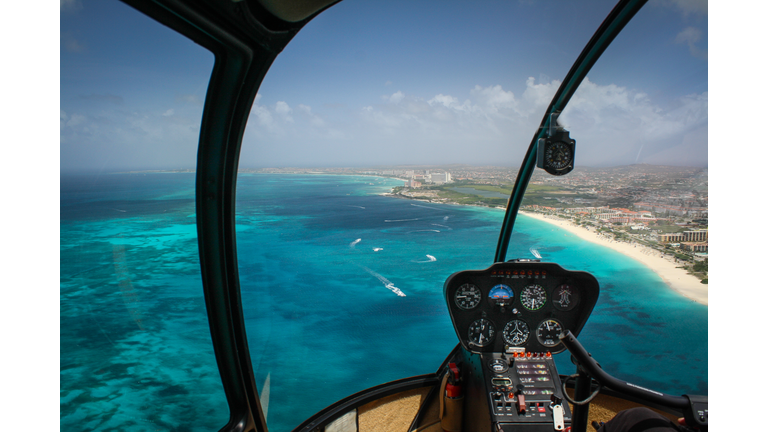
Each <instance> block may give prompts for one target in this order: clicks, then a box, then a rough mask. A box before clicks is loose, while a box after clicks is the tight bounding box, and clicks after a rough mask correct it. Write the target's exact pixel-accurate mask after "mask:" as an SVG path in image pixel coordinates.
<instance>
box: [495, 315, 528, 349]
mask: <svg viewBox="0 0 768 432" xmlns="http://www.w3.org/2000/svg"><path fill="white" fill-rule="evenodd" d="M530 335H531V331H530V330H528V324H526V323H525V321H520V320H512V321H510V322H508V323H507V325H506V326H504V331H503V332H501V336H502V337H503V338H504V341H505V342H506V343H508V344H510V345H512V346H520V345H522V344H524V343H525V342H527V341H528V336H530Z"/></svg>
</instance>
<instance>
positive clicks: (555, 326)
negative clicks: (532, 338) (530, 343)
mask: <svg viewBox="0 0 768 432" xmlns="http://www.w3.org/2000/svg"><path fill="white" fill-rule="evenodd" d="M562 332H563V326H562V324H560V322H559V321H557V320H553V319H547V320H544V321H542V322H541V324H539V327H538V328H537V329H536V339H538V340H539V343H540V344H542V345H544V346H545V347H547V348H551V347H553V346H556V345H558V344H560V334H561V333H562Z"/></svg>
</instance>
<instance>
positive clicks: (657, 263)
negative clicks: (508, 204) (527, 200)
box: [519, 211, 709, 306]
mask: <svg viewBox="0 0 768 432" xmlns="http://www.w3.org/2000/svg"><path fill="white" fill-rule="evenodd" d="M519 214H523V215H525V216H528V217H530V218H533V219H536V220H539V221H542V222H546V223H548V224H551V225H555V226H557V227H558V228H561V229H563V230H565V231H568V232H569V233H571V234H574V235H576V236H577V237H579V238H581V239H583V240H586V241H588V242H592V243H596V244H599V245H601V246H605V247H607V248H611V249H613V250H615V251H616V252H619V253H622V254H624V255H626V256H628V257H630V258H632V259H634V260H636V261H639V262H640V263H642V264H644V265H645V266H647V267H648V268H650V269H651V270H653V271H654V272H655V273H656V274H657V275H659V277H661V279H662V280H663V281H664V282H665V283H666V284H667V285H668V286H669V287H670V288H672V289H673V290H674V291H676V292H678V293H679V294H681V295H683V296H685V297H687V298H688V299H690V300H693V301H695V302H696V303H699V304H702V305H704V306H708V305H709V286H708V285H707V284H702V283H701V281H699V279H698V278H696V277H695V276H693V275H690V274H688V272H687V271H685V270H683V269H680V268H677V265H676V263H675V262H673V261H672V259H669V258H662V257H661V256H660V255H659V253H658V251H655V250H652V249H650V248H647V247H645V246H636V245H633V244H630V243H625V242H617V241H615V240H609V239H607V238H604V237H601V236H599V235H598V234H597V233H594V232H592V231H589V230H588V229H586V228H583V227H580V226H578V225H574V224H573V223H571V222H568V221H565V220H563V219H561V218H558V217H547V216H544V215H542V214H538V213H531V212H524V211H520V212H519Z"/></svg>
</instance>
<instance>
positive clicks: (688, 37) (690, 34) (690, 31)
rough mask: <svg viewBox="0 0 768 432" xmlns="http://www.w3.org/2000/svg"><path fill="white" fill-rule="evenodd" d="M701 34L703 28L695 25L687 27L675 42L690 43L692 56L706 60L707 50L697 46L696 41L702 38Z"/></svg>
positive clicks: (689, 47)
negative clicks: (700, 28)
mask: <svg viewBox="0 0 768 432" xmlns="http://www.w3.org/2000/svg"><path fill="white" fill-rule="evenodd" d="M701 35H702V32H701V30H699V29H697V28H695V27H686V28H685V29H684V30H683V31H681V32H680V33H678V34H677V36H676V37H675V43H678V44H686V45H688V49H689V50H690V52H691V55H692V56H694V57H697V58H701V59H704V60H706V59H707V52H706V51H704V50H702V49H700V48H699V47H698V46H696V43H697V42H698V41H699V40H700V39H701Z"/></svg>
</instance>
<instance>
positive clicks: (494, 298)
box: [488, 284, 515, 306]
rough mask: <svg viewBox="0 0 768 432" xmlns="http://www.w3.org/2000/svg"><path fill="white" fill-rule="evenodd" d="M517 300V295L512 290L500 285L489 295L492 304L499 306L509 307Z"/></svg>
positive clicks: (492, 289)
mask: <svg viewBox="0 0 768 432" xmlns="http://www.w3.org/2000/svg"><path fill="white" fill-rule="evenodd" d="M514 298H515V293H514V292H513V291H512V288H510V287H508V286H506V285H504V284H499V285H496V286H495V287H493V288H491V291H490V292H489V293H488V299H489V300H490V302H491V304H495V305H498V306H509V305H511V304H512V300H514Z"/></svg>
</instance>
